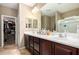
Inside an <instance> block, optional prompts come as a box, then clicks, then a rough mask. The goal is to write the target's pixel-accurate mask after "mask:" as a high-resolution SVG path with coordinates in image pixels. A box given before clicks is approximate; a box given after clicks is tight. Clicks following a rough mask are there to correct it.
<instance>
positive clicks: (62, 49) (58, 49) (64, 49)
mask: <svg viewBox="0 0 79 59" xmlns="http://www.w3.org/2000/svg"><path fill="white" fill-rule="evenodd" d="M76 52H77V50H76V48H73V47H70V46H66V45H62V44H58V43H55V55H76Z"/></svg>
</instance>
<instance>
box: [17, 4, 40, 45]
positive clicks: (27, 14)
mask: <svg viewBox="0 0 79 59" xmlns="http://www.w3.org/2000/svg"><path fill="white" fill-rule="evenodd" d="M31 10H32V9H31V8H30V7H28V6H26V5H25V4H19V29H18V30H19V36H18V37H19V47H23V46H24V32H25V27H26V20H27V18H31V19H38V22H39V28H40V26H41V24H40V23H41V13H40V12H38V13H36V14H33V13H32V12H31Z"/></svg>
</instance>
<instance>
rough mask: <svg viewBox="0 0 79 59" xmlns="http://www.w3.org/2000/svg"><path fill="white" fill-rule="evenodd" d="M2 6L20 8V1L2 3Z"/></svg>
mask: <svg viewBox="0 0 79 59" xmlns="http://www.w3.org/2000/svg"><path fill="white" fill-rule="evenodd" d="M0 5H1V6H5V7H9V8H13V9H18V3H0Z"/></svg>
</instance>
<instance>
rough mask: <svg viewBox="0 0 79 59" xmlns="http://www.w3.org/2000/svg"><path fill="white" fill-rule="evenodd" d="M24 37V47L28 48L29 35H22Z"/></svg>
mask: <svg viewBox="0 0 79 59" xmlns="http://www.w3.org/2000/svg"><path fill="white" fill-rule="evenodd" d="M24 38H25V39H24V44H25V48H26V49H29V47H30V46H29V44H30V43H29V36H28V35H24Z"/></svg>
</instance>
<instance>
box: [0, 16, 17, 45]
mask: <svg viewBox="0 0 79 59" xmlns="http://www.w3.org/2000/svg"><path fill="white" fill-rule="evenodd" d="M1 20H2V21H1V23H2V26H1V29H2V31H1V32H2V33H1V35H2V38H1V40H2V44H1V46H2V47H5V46H7V45H13V44H14V45H15V44H16V17H13V16H7V15H2V16H1Z"/></svg>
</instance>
